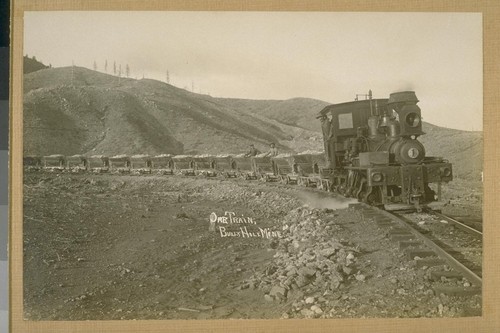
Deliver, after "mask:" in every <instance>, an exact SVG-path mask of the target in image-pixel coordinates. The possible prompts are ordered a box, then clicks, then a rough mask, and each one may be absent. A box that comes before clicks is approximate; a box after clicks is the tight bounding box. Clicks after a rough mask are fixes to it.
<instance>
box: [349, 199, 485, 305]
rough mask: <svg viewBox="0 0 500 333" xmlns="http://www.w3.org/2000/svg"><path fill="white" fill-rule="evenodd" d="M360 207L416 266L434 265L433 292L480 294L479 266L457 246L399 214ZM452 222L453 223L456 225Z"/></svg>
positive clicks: (468, 230) (463, 294)
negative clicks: (443, 282) (453, 246)
mask: <svg viewBox="0 0 500 333" xmlns="http://www.w3.org/2000/svg"><path fill="white" fill-rule="evenodd" d="M354 206H356V205H354ZM359 207H361V209H362V214H363V216H364V218H369V219H372V220H374V222H375V223H377V224H378V225H379V226H380V227H381V228H385V229H387V235H388V237H390V238H391V239H392V240H393V241H396V242H398V243H399V247H400V249H401V250H402V251H404V252H406V254H407V256H408V259H409V260H415V261H416V266H417V267H426V268H430V267H432V268H433V269H432V271H431V274H430V278H431V279H432V280H433V281H435V282H436V283H435V286H434V291H435V292H436V294H441V293H443V294H447V295H454V296H469V295H477V294H481V291H482V272H481V267H477V265H474V264H473V263H471V262H469V261H468V260H466V259H464V257H463V256H462V255H461V252H460V250H459V249H456V248H452V247H450V246H448V245H447V244H445V243H443V242H442V241H441V240H440V239H437V238H436V237H433V235H432V234H430V235H429V233H428V232H426V231H425V230H422V229H421V228H419V227H418V226H416V225H415V223H414V222H413V221H411V220H410V219H409V218H408V217H405V216H404V215H402V214H398V213H394V212H388V211H384V210H380V209H378V208H375V207H370V206H366V205H364V204H360V205H359ZM436 216H438V217H439V218H441V219H445V220H446V221H449V219H452V218H450V217H448V216H446V215H443V214H440V213H436ZM455 221H456V220H454V222H453V225H458V224H456V223H455ZM456 222H458V223H460V222H459V221H456ZM450 223H451V222H450ZM460 227H462V228H463V230H466V232H468V233H472V234H474V235H479V234H481V232H480V231H478V230H475V229H473V228H471V227H469V226H467V228H466V227H463V226H462V225H460ZM449 268H451V270H450V269H449ZM443 278H444V279H443ZM463 278H465V279H466V280H467V281H468V282H465V283H462V284H454V285H443V284H440V282H442V281H443V280H444V281H449V280H457V281H463Z"/></svg>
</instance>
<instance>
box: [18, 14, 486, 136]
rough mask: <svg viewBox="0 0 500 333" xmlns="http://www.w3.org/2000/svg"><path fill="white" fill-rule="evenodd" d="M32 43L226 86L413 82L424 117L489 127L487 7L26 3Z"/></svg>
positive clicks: (221, 92)
mask: <svg viewBox="0 0 500 333" xmlns="http://www.w3.org/2000/svg"><path fill="white" fill-rule="evenodd" d="M24 54H28V55H29V56H33V55H35V56H36V57H37V59H39V60H41V61H43V62H44V63H45V64H49V63H50V64H52V66H53V67H61V66H69V65H71V63H72V61H74V63H75V65H77V66H83V67H87V68H92V66H93V63H94V61H96V62H97V66H98V70H100V71H104V62H105V60H106V59H107V60H108V73H111V72H112V67H113V62H114V61H116V63H117V64H122V68H123V71H124V68H125V65H126V64H128V65H129V66H130V72H131V74H130V76H131V77H137V78H142V76H143V75H144V76H145V77H147V78H153V79H158V80H162V81H165V80H166V71H167V70H168V71H169V73H170V83H172V84H174V85H176V86H178V87H181V88H183V87H188V88H189V89H190V90H191V88H192V84H193V83H194V91H195V92H202V93H210V94H211V95H212V96H216V97H237V98H251V99H289V98H294V97H310V98H316V99H320V100H324V101H327V102H331V103H341V102H346V101H350V100H353V99H354V96H355V94H357V93H366V92H367V91H368V90H369V89H371V90H372V91H373V94H374V97H376V98H386V97H388V95H389V94H390V93H391V92H395V91H401V90H414V91H415V92H416V94H417V97H418V98H419V99H420V103H419V105H420V107H421V108H422V115H423V118H424V120H425V121H428V122H431V123H433V124H436V125H440V126H445V127H451V128H458V129H465V130H482V110H483V109H482V87H483V84H482V79H483V75H482V66H483V64H482V18H481V14H478V13H319V12H307V13H306V12H300V13H298V12H294V13H292V12H63V11H61V12H26V13H25V49H24Z"/></svg>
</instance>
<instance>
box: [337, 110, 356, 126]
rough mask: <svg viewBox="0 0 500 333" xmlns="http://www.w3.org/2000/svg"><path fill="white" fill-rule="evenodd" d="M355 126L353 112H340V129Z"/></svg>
mask: <svg viewBox="0 0 500 333" xmlns="http://www.w3.org/2000/svg"><path fill="white" fill-rule="evenodd" d="M347 128H354V125H353V121H352V113H342V114H339V129H347Z"/></svg>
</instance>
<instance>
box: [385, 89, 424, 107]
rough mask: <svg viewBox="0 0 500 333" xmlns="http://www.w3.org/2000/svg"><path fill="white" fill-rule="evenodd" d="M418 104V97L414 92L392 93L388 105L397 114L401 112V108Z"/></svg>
mask: <svg viewBox="0 0 500 333" xmlns="http://www.w3.org/2000/svg"><path fill="white" fill-rule="evenodd" d="M417 103H418V98H417V95H415V92H414V91H401V92H396V93H392V94H391V95H390V96H389V101H388V102H387V104H388V105H389V106H391V107H393V108H394V110H395V111H396V112H399V110H400V109H401V107H402V106H403V105H405V104H412V105H416V104H417Z"/></svg>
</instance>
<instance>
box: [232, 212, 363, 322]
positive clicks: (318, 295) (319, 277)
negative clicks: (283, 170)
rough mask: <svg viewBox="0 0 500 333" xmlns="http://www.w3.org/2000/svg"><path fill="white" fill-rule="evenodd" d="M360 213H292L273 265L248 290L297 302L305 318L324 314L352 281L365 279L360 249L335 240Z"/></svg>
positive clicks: (284, 224)
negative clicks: (359, 260)
mask: <svg viewBox="0 0 500 333" xmlns="http://www.w3.org/2000/svg"><path fill="white" fill-rule="evenodd" d="M357 214H358V215H359V213H358V212H356V211H351V210H349V211H348V210H339V211H333V210H329V209H310V208H307V207H300V208H297V209H294V210H292V211H291V212H290V213H289V214H288V215H287V216H286V217H285V218H284V219H283V221H282V228H283V232H282V234H283V237H282V238H281V239H280V240H279V244H278V247H277V252H276V254H275V256H274V260H273V262H272V263H271V264H270V265H268V266H267V268H266V270H265V271H264V272H260V273H257V274H256V275H254V276H253V277H252V278H251V279H250V280H249V281H246V282H245V284H244V285H242V288H247V287H249V288H258V289H261V290H262V291H263V292H264V294H265V295H264V297H265V299H266V300H268V301H275V302H285V301H286V302H287V303H290V304H292V307H293V309H294V310H295V311H296V312H298V313H300V314H297V315H298V316H299V317H300V316H304V317H319V316H321V315H322V314H323V311H324V310H325V309H322V307H326V304H327V301H328V299H330V298H332V297H333V298H335V296H338V295H335V294H339V293H340V292H342V289H343V288H344V283H345V281H346V280H347V279H356V280H358V281H362V280H364V275H363V274H361V272H359V270H358V269H356V267H355V266H356V256H357V255H358V253H359V251H358V250H357V248H355V247H354V246H351V244H350V243H348V242H345V241H343V240H339V239H336V238H335V231H336V230H339V229H338V228H342V227H341V225H340V224H341V223H342V221H344V220H346V218H347V219H349V220H352V219H358V218H359V219H361V216H356V215H357ZM339 295H340V294H339Z"/></svg>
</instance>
